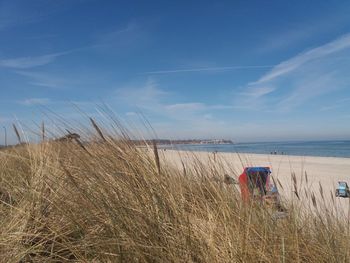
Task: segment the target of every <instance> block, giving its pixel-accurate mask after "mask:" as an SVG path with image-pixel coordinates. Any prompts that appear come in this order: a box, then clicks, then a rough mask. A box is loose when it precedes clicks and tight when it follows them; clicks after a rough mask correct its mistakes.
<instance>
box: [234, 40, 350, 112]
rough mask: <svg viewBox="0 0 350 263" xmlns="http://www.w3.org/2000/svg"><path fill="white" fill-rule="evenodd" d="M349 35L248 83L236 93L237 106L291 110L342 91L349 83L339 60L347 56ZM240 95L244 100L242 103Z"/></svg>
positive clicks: (344, 68) (349, 41) (304, 54)
mask: <svg viewBox="0 0 350 263" xmlns="http://www.w3.org/2000/svg"><path fill="white" fill-rule="evenodd" d="M349 48H350V34H347V35H344V36H342V37H340V38H338V39H335V40H334V41H331V42H329V43H326V44H324V45H322V46H319V47H316V48H313V49H310V50H308V51H305V52H302V53H300V54H298V55H296V56H295V57H293V58H291V59H288V60H286V61H284V62H282V63H280V64H278V65H276V66H275V67H273V68H272V69H271V70H270V71H269V72H267V73H266V74H264V75H263V76H262V77H261V78H260V79H258V80H257V81H255V82H251V83H248V84H247V85H246V86H245V87H243V88H242V90H241V92H240V93H238V95H239V97H236V103H238V104H239V103H241V104H242V103H243V104H246V102H247V101H249V102H250V104H251V105H254V107H256V105H259V104H260V105H268V104H272V105H273V106H274V107H276V106H277V107H278V109H280V110H290V109H292V108H295V107H296V106H298V105H301V104H304V103H305V102H307V101H309V100H311V99H313V98H315V97H317V96H321V95H324V94H327V93H329V92H333V91H336V90H337V89H341V88H344V87H345V86H346V83H348V81H349V80H350V75H349V74H348V68H349V67H350V64H349V62H348V61H346V60H342V61H341V62H340V61H339V56H344V55H346V54H348V53H349ZM242 95H243V97H244V98H243V99H242Z"/></svg>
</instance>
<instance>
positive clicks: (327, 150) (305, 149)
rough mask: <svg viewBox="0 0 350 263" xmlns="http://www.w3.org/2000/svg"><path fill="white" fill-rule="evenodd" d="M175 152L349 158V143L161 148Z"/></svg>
mask: <svg viewBox="0 0 350 263" xmlns="http://www.w3.org/2000/svg"><path fill="white" fill-rule="evenodd" d="M163 148H172V149H177V150H189V151H205V152H214V151H218V152H238V153H260V154H271V153H274V152H276V153H277V154H286V155H301V156H325V157H345V158H350V140H349V141H303V142H259V143H236V144H209V145H205V144H186V145H180V144H178V145H173V146H163Z"/></svg>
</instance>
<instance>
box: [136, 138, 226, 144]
mask: <svg viewBox="0 0 350 263" xmlns="http://www.w3.org/2000/svg"><path fill="white" fill-rule="evenodd" d="M132 142H133V143H134V144H136V145H144V144H153V143H154V142H155V143H156V144H159V145H170V144H233V142H232V141H231V140H224V139H215V140H199V139H189V140H169V139H156V140H132Z"/></svg>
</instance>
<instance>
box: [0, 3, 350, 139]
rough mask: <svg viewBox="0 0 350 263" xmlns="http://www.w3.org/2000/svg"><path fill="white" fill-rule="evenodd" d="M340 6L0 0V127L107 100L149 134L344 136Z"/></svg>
mask: <svg viewBox="0 0 350 263" xmlns="http://www.w3.org/2000/svg"><path fill="white" fill-rule="evenodd" d="M349 12H350V2H349V1H311V0H310V1H281V0H279V1H277V0H276V1H273V0H270V1H132V0H131V1H108V0H105V1H97V0H60V1H56V0H32V1H26V0H22V1H19V0H0V91H1V93H0V94H1V95H0V126H2V127H6V129H7V130H8V140H9V141H10V142H11V141H14V140H15V138H14V134H13V132H12V130H11V125H12V123H17V124H18V125H19V126H20V127H22V128H23V130H25V131H26V130H33V129H36V128H37V127H36V126H37V125H38V123H40V122H41V121H45V122H46V123H47V125H48V126H50V125H51V127H53V128H54V127H56V128H57V126H59V125H61V124H57V123H55V121H57V119H60V118H64V119H65V120H69V121H71V122H73V123H83V122H84V120H85V119H86V117H87V116H92V117H94V118H96V119H97V120H100V119H101V118H102V119H103V118H104V115H103V114H101V111H103V110H104V109H106V108H108V110H111V111H113V112H114V113H115V114H116V116H117V117H118V118H119V119H121V120H123V121H124V122H125V123H126V124H127V125H129V126H130V127H135V129H138V130H139V131H140V132H141V133H142V125H143V123H144V120H145V119H146V120H147V121H148V122H149V123H150V125H151V126H152V128H153V129H154V130H155V133H156V135H157V137H158V138H170V139H188V138H198V139H200V138H202V139H203V138H224V139H232V140H234V141H237V142H247V141H252V142H253V141H289V140H334V139H337V140H345V139H350V107H349V105H350V16H349V15H348V14H349ZM145 136H146V137H147V136H148V135H145ZM3 137H4V136H3V129H1V130H0V144H1V143H3V140H4V139H3Z"/></svg>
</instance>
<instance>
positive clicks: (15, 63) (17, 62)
mask: <svg viewBox="0 0 350 263" xmlns="http://www.w3.org/2000/svg"><path fill="white" fill-rule="evenodd" d="M64 54H67V52H61V53H54V54H48V55H43V56H34V57H19V58H10V59H0V67H5V68H14V69H28V68H34V67H39V66H43V65H47V64H49V63H52V62H53V61H54V60H55V59H56V58H57V57H59V56H62V55H64Z"/></svg>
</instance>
